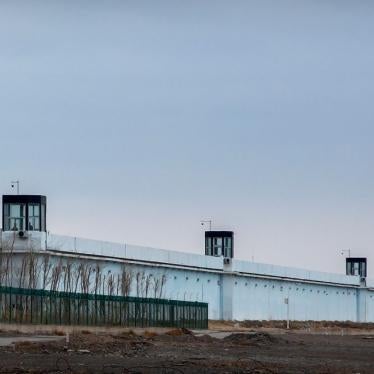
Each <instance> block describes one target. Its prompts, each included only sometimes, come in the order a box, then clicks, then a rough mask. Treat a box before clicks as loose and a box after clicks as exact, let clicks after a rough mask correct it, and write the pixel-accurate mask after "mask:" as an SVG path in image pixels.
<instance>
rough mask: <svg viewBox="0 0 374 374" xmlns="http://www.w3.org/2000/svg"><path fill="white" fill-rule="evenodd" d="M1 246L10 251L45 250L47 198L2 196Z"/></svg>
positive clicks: (39, 196) (40, 196) (38, 196)
mask: <svg viewBox="0 0 374 374" xmlns="http://www.w3.org/2000/svg"><path fill="white" fill-rule="evenodd" d="M2 208H3V215H2V227H3V229H2V233H1V239H2V245H3V246H5V247H10V246H11V247H12V250H24V249H35V250H36V249H45V242H46V231H47V226H46V213H47V198H46V197H45V196H42V195H4V196H3V204H2Z"/></svg>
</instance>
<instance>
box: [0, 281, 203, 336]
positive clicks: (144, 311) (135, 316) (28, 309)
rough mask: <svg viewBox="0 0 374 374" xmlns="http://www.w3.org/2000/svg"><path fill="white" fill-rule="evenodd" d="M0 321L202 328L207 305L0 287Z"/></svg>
mask: <svg viewBox="0 0 374 374" xmlns="http://www.w3.org/2000/svg"><path fill="white" fill-rule="evenodd" d="M0 322H9V323H23V324H53V325H86V326H103V325H107V326H124V327H152V326H154V327H156V326H159V327H186V328H192V329H205V328H207V327H208V304H206V303H200V302H190V301H177V300H165V299H152V298H140V297H129V296H126V297H123V296H106V295H94V294H79V293H70V292H54V291H44V290H31V289H24V288H12V287H0Z"/></svg>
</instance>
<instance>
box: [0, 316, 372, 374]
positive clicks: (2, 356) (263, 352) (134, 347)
mask: <svg viewBox="0 0 374 374" xmlns="http://www.w3.org/2000/svg"><path fill="white" fill-rule="evenodd" d="M213 325H214V323H213ZM210 327H212V326H210ZM215 327H216V329H215V330H209V331H202V332H197V331H196V332H191V331H188V330H183V329H176V330H170V331H167V332H166V333H165V331H160V332H159V333H155V332H147V331H146V332H144V331H143V332H142V335H136V334H135V333H133V332H131V331H130V332H128V331H127V332H125V333H122V334H118V335H113V334H102V333H100V334H95V333H91V332H89V331H84V330H83V331H82V332H80V333H74V334H72V335H69V338H68V342H67V339H66V336H60V337H58V336H57V337H56V339H57V340H54V341H51V340H49V341H46V342H44V341H36V342H32V341H30V339H28V340H27V341H22V339H19V338H20V337H21V336H16V334H14V333H12V334H11V335H10V333H5V332H2V333H1V332H0V339H1V338H5V337H6V339H8V338H11V337H12V336H13V337H16V338H17V339H16V340H17V341H16V342H15V343H14V344H11V345H8V346H2V347H0V372H1V373H258V374H261V373H263V374H265V373H326V374H327V373H361V374H362V373H374V330H372V335H371V334H370V329H366V330H367V331H366V333H365V334H349V331H350V330H348V329H350V327H347V326H346V327H344V328H345V329H346V330H345V332H344V334H343V336H342V334H339V331H342V330H341V329H342V327H341V326H340V327H336V328H337V329H338V330H334V329H335V327H331V329H332V330H331V331H324V332H323V333H321V332H320V331H313V333H311V332H310V331H308V332H304V328H303V329H301V331H300V329H296V330H291V331H287V330H284V329H283V330H282V329H281V328H280V327H267V329H268V330H267V331H264V329H265V327H264V326H259V327H258V328H257V329H256V328H251V327H243V326H240V325H237V324H233V325H231V331H230V328H229V327H230V325H229V324H225V325H224V328H219V326H218V324H216V325H215ZM240 329H242V331H237V330H240ZM339 329H340V330H339ZM353 329H354V328H353ZM28 338H30V336H28Z"/></svg>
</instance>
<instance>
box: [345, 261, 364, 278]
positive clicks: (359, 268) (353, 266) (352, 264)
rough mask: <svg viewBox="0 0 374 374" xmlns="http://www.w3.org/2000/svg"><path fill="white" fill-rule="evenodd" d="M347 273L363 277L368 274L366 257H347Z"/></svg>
mask: <svg viewBox="0 0 374 374" xmlns="http://www.w3.org/2000/svg"><path fill="white" fill-rule="evenodd" d="M345 263H346V271H347V275H359V276H360V277H361V279H362V280H363V279H365V278H366V276H367V259H366V257H347V258H346V259H345Z"/></svg>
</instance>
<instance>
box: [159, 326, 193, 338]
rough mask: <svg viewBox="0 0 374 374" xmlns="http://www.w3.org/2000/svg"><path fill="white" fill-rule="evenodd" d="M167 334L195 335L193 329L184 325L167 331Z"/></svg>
mask: <svg viewBox="0 0 374 374" xmlns="http://www.w3.org/2000/svg"><path fill="white" fill-rule="evenodd" d="M165 334H166V335H170V336H182V335H193V333H192V331H191V330H188V329H185V328H184V327H182V328H180V329H173V330H170V331H167V332H166V333H165Z"/></svg>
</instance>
